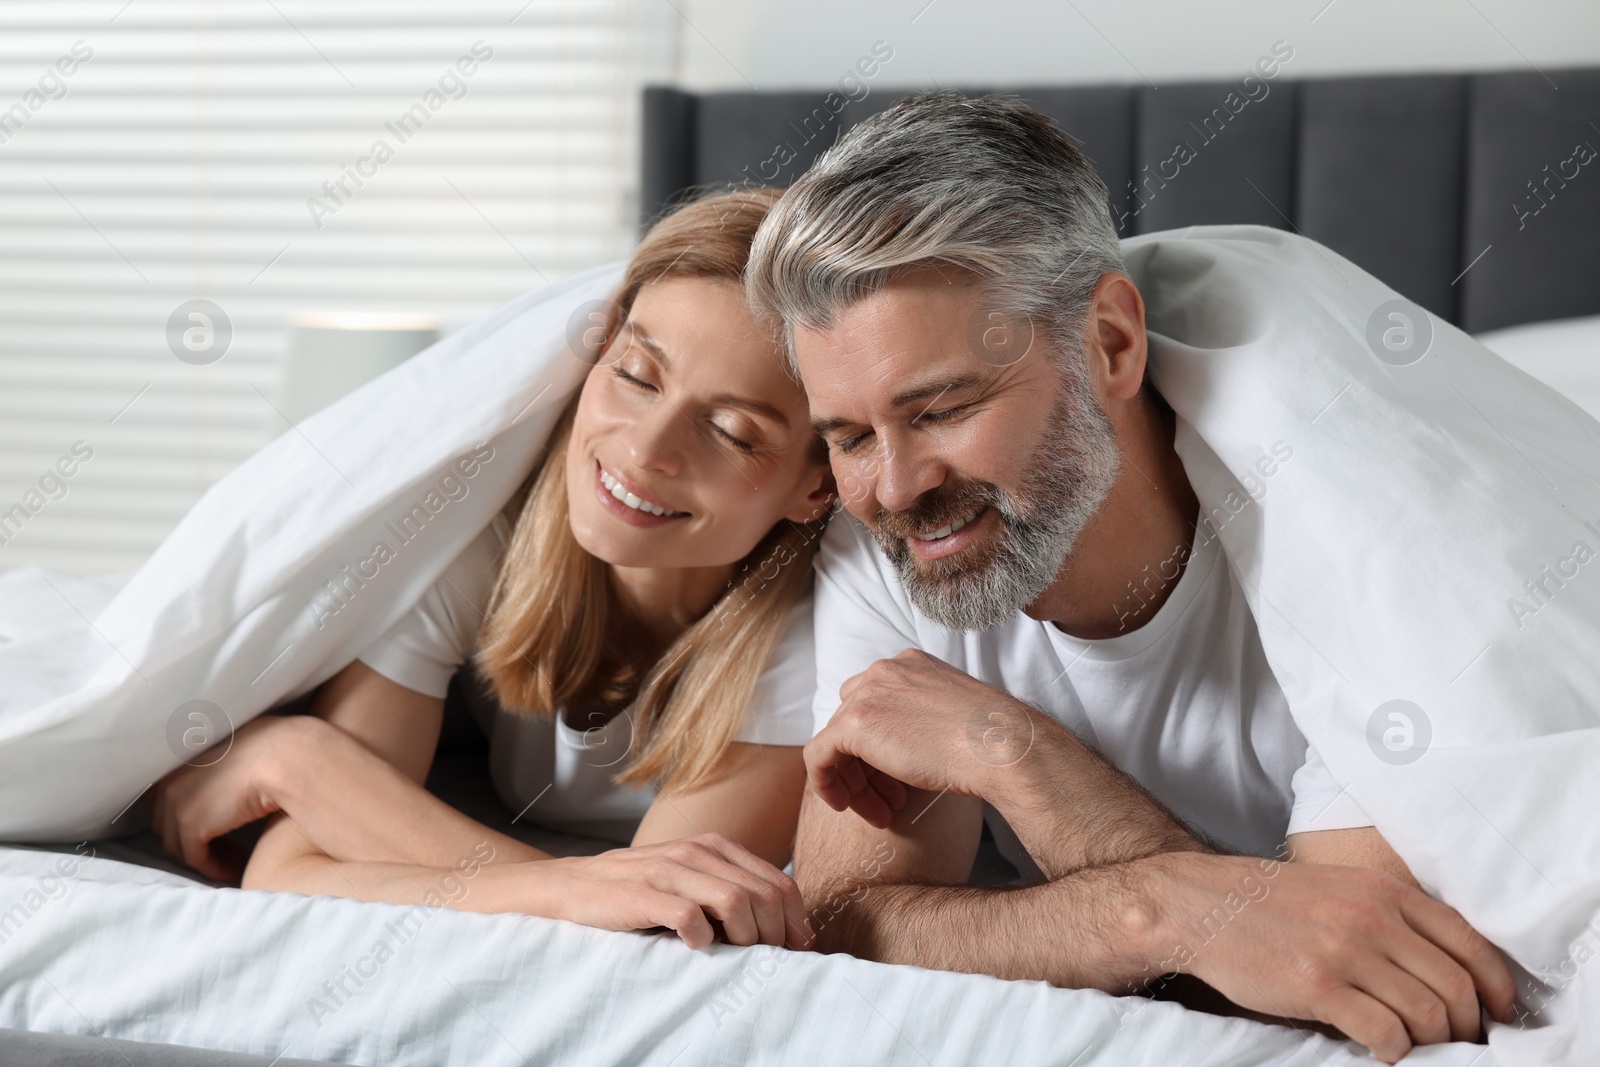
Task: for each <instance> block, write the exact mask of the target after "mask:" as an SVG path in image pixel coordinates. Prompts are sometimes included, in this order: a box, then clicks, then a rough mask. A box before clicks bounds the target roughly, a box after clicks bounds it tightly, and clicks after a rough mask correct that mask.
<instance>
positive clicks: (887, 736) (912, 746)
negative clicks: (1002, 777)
mask: <svg viewBox="0 0 1600 1067" xmlns="http://www.w3.org/2000/svg"><path fill="white" fill-rule="evenodd" d="M839 698H840V704H839V710H838V711H836V712H834V715H833V718H832V719H830V720H829V721H828V725H827V726H825V727H823V729H822V731H821V732H820V733H818V734H817V735H816V736H815V737H813V738H812V739H811V741H810V742H809V743H808V744H807V745H806V748H805V758H806V768H807V780H808V783H809V785H810V786H811V789H812V790H813V791H814V792H815V793H816V794H817V795H818V796H819V797H821V798H822V799H823V800H824V801H825V802H827V804H828V806H829V807H831V808H833V809H834V810H835V811H844V810H845V809H846V808H850V809H853V810H854V811H855V812H856V814H858V815H860V816H861V818H863V819H865V820H866V821H867V822H868V823H870V824H871V825H872V826H875V827H877V828H878V829H880V830H881V829H885V828H887V827H888V826H890V825H891V824H892V823H893V821H894V813H895V812H897V811H899V810H900V809H901V808H903V807H905V803H906V786H913V787H915V788H918V789H926V790H929V791H930V792H934V793H944V792H949V793H955V794H958V795H962V796H983V795H984V789H985V783H986V780H987V776H988V774H989V773H990V772H991V771H992V770H993V769H994V768H995V767H1003V766H1008V765H1010V764H1014V763H1015V762H1017V761H1018V760H1020V759H1021V758H1022V757H1023V756H1024V755H1025V754H1026V753H1027V751H1028V749H1029V747H1030V746H1031V744H1032V740H1033V730H1034V727H1035V718H1034V713H1033V711H1032V709H1030V708H1029V707H1028V706H1027V705H1026V704H1023V703H1022V702H1021V701H1019V700H1016V699H1015V698H1013V697H1010V696H1008V695H1006V694H1005V693H1002V692H1000V691H999V690H997V689H995V688H993V687H992V686H988V685H985V684H984V683H982V682H980V681H978V680H977V679H975V678H973V677H971V676H970V675H967V674H964V673H962V672H961V671H958V670H956V669H955V668H954V667H952V666H950V665H949V664H947V663H944V662H942V661H940V660H938V659H936V658H934V657H933V656H930V655H928V654H927V653H926V652H923V651H921V650H919V649H906V650H905V651H904V652H902V653H900V654H899V655H897V656H895V657H894V658H893V659H884V660H879V661H878V662H876V663H874V664H873V665H872V666H870V667H868V668H867V669H866V670H864V671H862V672H861V673H860V674H857V675H855V676H854V677H852V678H849V679H846V681H845V683H844V684H843V685H841V686H840V687H839Z"/></svg>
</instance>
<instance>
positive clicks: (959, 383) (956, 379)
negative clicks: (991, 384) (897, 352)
mask: <svg viewBox="0 0 1600 1067" xmlns="http://www.w3.org/2000/svg"><path fill="white" fill-rule="evenodd" d="M985 381H986V379H985V378H984V376H983V375H981V374H953V375H949V376H947V377H943V378H934V379H932V380H931V381H926V382H922V383H921V384H918V385H913V386H912V387H911V388H909V389H902V390H901V391H900V392H898V393H896V394H895V395H894V397H893V399H891V400H890V401H889V403H891V404H893V405H894V406H895V407H897V408H903V407H906V406H907V405H910V404H916V403H920V402H923V401H926V402H927V406H932V404H933V403H934V402H935V401H937V400H938V399H939V398H940V397H941V396H943V395H944V394H946V393H949V392H961V391H962V390H965V389H973V388H977V387H979V386H981V385H983V384H984V382H985ZM918 414H921V412H918ZM854 425H856V422H855V420H854V419H847V418H844V417H843V416H840V415H824V416H822V417H821V418H817V419H812V420H811V428H812V429H813V430H815V431H817V433H819V434H823V435H827V434H829V433H831V432H833V431H834V430H840V429H843V428H844V427H846V426H854Z"/></svg>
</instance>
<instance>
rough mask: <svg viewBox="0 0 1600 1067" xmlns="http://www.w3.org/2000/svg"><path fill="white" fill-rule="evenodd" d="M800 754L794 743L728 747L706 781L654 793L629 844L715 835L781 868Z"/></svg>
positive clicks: (795, 811)
mask: <svg viewBox="0 0 1600 1067" xmlns="http://www.w3.org/2000/svg"><path fill="white" fill-rule="evenodd" d="M803 752H804V750H803V749H802V748H800V747H799V746H798V745H754V744H748V743H744V742H735V743H734V744H731V745H729V746H728V752H727V754H726V755H725V756H723V758H722V760H721V762H720V763H718V764H717V769H716V770H715V771H713V772H712V776H711V780H710V781H709V782H707V783H706V784H704V785H699V786H696V787H694V788H693V789H685V790H679V791H677V792H673V793H662V794H660V795H659V796H657V797H656V799H655V803H653V804H651V805H650V810H649V811H648V812H646V813H645V817H644V820H643V821H642V822H640V824H639V829H638V831H637V832H635V834H634V835H633V843H634V846H635V847H637V846H639V845H648V844H652V843H654V842H657V841H670V840H672V839H674V838H679V837H689V836H691V835H694V834H707V833H716V834H722V835H723V836H724V837H727V838H728V839H729V840H732V841H737V842H738V843H739V844H741V845H743V846H744V847H745V848H747V849H749V850H750V851H751V852H754V853H755V854H756V855H757V856H760V857H761V858H762V859H764V860H766V861H767V862H768V863H771V864H772V865H773V866H775V867H783V866H785V865H786V864H787V863H788V862H789V858H790V855H791V854H792V852H793V851H794V831H795V826H796V825H797V824H798V823H799V821H800V798H801V797H802V796H803V795H804V793H805V786H806V764H805V757H804V755H803V754H802V753H803Z"/></svg>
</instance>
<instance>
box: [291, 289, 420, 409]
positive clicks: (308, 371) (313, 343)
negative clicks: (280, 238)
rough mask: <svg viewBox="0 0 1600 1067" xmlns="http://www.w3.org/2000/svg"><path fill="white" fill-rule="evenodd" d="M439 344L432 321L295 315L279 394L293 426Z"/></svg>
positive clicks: (391, 315) (380, 315)
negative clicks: (430, 346) (360, 386)
mask: <svg viewBox="0 0 1600 1067" xmlns="http://www.w3.org/2000/svg"><path fill="white" fill-rule="evenodd" d="M438 339H439V321H438V319H436V318H434V317H433V316H431V315H416V314H407V313H404V312H394V311H311V312H303V313H301V314H299V315H296V316H295V318H294V321H293V325H292V327H291V330H290V335H289V353H288V357H287V359H286V361H285V363H284V368H283V378H282V381H281V384H280V386H279V389H278V410H279V411H280V412H281V413H282V415H283V416H284V418H287V419H288V420H290V421H291V422H299V421H300V420H301V419H304V418H305V417H306V416H308V415H312V414H314V413H316V412H318V411H320V410H321V409H323V408H324V407H327V406H328V405H329V404H331V403H333V402H334V401H335V400H337V399H339V398H340V397H341V396H343V395H345V394H346V393H348V392H350V391H351V390H352V389H354V388H356V387H357V386H359V385H361V384H363V383H364V382H367V381H369V380H370V379H372V378H376V377H377V376H378V375H380V374H382V373H384V372H385V371H387V370H390V369H392V368H394V367H396V366H398V365H399V364H401V363H402V362H404V361H405V360H407V359H409V358H410V357H412V356H414V355H416V354H417V353H418V352H420V351H422V350H423V349H424V348H427V347H428V346H429V345H431V344H433V342H435V341H437V340H438Z"/></svg>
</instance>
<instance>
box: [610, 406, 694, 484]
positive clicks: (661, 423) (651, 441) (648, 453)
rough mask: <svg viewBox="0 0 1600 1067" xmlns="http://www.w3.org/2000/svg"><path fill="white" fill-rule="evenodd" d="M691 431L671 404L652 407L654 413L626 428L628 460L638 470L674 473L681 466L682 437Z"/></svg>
mask: <svg viewBox="0 0 1600 1067" xmlns="http://www.w3.org/2000/svg"><path fill="white" fill-rule="evenodd" d="M693 432H694V427H693V426H691V425H689V420H688V419H686V418H684V417H683V415H682V414H680V413H679V412H678V411H677V410H676V409H675V408H673V407H672V405H670V404H665V403H663V404H658V405H655V410H652V411H650V412H649V413H647V414H643V415H641V416H639V417H638V418H637V419H635V420H634V421H633V424H632V425H630V426H629V427H628V430H627V433H626V434H625V438H626V442H627V449H628V458H629V459H630V460H631V461H632V462H633V464H634V466H636V467H638V468H639V469H640V470H649V471H655V472H656V473H658V474H667V475H671V474H676V473H678V471H679V470H680V469H681V467H682V464H683V442H682V438H683V435H684V434H685V433H693Z"/></svg>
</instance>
